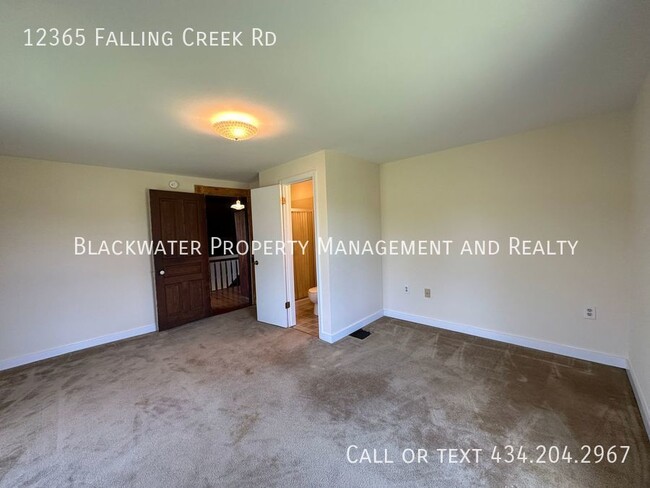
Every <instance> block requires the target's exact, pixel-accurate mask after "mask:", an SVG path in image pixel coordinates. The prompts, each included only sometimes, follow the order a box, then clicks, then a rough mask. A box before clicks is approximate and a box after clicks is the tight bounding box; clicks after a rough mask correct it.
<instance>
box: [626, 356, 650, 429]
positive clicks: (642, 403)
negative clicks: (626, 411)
mask: <svg viewBox="0 0 650 488" xmlns="http://www.w3.org/2000/svg"><path fill="white" fill-rule="evenodd" d="M627 376H628V378H629V379H630V384H631V385H632V390H633V391H634V396H636V403H637V404H638V405H639V411H640V412H641V418H642V419H643V424H644V425H645V431H646V434H648V438H650V404H648V401H647V400H646V398H645V395H644V394H643V390H642V389H641V386H640V385H639V380H638V378H637V377H636V374H635V373H634V364H632V363H630V367H629V368H628V370H627Z"/></svg>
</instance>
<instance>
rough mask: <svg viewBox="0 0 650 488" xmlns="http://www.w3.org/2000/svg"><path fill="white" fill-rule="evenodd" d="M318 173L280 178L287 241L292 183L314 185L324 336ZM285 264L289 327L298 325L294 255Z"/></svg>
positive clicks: (289, 234) (319, 287)
mask: <svg viewBox="0 0 650 488" xmlns="http://www.w3.org/2000/svg"><path fill="white" fill-rule="evenodd" d="M317 177H318V175H317V173H316V171H307V172H305V173H300V174H298V175H295V176H290V177H288V178H284V179H281V180H280V182H279V183H280V187H281V188H282V196H283V197H284V198H285V199H286V200H285V201H286V205H283V222H284V226H283V227H284V228H283V229H282V233H283V236H284V240H285V242H288V241H289V240H291V239H292V236H293V230H292V228H291V225H292V224H291V185H293V184H294V183H301V182H303V181H308V180H311V186H312V193H313V197H314V203H313V210H314V211H313V217H314V239H315V240H316V242H315V243H314V252H315V253H316V256H315V258H316V286H317V287H318V293H317V294H316V295H317V300H318V304H317V305H318V337H319V338H322V334H323V320H322V313H321V312H322V308H321V307H322V304H323V301H322V300H321V294H322V287H321V283H322V282H323V281H322V280H321V270H322V263H321V255H320V253H319V252H318V249H319V247H318V243H319V239H320V235H321V233H320V225H319V221H318V189H317V187H318V184H317ZM285 266H286V274H287V284H286V287H287V297H288V301H289V303H290V304H291V305H290V307H289V327H295V326H296V294H295V287H294V277H293V256H292V257H291V259H286V260H285Z"/></svg>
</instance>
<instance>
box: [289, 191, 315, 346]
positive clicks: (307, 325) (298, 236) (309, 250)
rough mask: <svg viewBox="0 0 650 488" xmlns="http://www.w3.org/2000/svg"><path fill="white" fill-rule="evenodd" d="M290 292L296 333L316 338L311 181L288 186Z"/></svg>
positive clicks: (313, 225) (313, 222)
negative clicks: (291, 242)
mask: <svg viewBox="0 0 650 488" xmlns="http://www.w3.org/2000/svg"><path fill="white" fill-rule="evenodd" d="M290 203H291V234H292V235H291V240H293V241H297V242H295V243H294V244H293V289H294V300H295V304H296V308H295V310H296V327H295V328H296V330H299V331H301V332H305V333H306V334H310V335H313V336H316V337H318V330H319V329H318V288H317V285H318V283H317V278H316V276H317V273H316V252H317V250H318V246H317V242H316V232H315V220H314V188H313V182H312V180H311V179H309V180H305V181H300V182H297V183H293V184H291V185H290Z"/></svg>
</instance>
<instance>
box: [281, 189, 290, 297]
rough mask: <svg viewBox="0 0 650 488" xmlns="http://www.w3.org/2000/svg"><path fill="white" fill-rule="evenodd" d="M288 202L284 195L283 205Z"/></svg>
mask: <svg viewBox="0 0 650 488" xmlns="http://www.w3.org/2000/svg"><path fill="white" fill-rule="evenodd" d="M286 204H287V199H286V197H282V205H286ZM287 308H289V307H287Z"/></svg>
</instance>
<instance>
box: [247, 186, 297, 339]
mask: <svg viewBox="0 0 650 488" xmlns="http://www.w3.org/2000/svg"><path fill="white" fill-rule="evenodd" d="M251 212H252V216H253V236H254V238H255V240H256V241H258V242H261V243H264V242H265V241H270V242H272V243H273V252H272V253H269V254H264V252H263V250H262V251H257V252H256V253H255V255H254V256H253V262H254V263H255V292H256V296H257V320H259V321H260V322H266V323H267V324H273V325H279V326H280V327H288V326H289V314H288V310H287V308H286V303H287V301H288V299H287V277H286V265H285V256H284V255H283V254H282V253H275V242H279V241H284V239H283V236H284V232H283V218H282V212H283V208H282V187H281V186H280V185H274V186H265V187H263V188H256V189H254V190H251Z"/></svg>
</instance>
